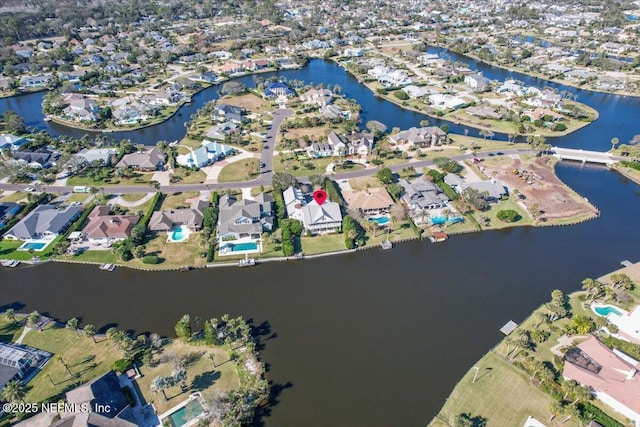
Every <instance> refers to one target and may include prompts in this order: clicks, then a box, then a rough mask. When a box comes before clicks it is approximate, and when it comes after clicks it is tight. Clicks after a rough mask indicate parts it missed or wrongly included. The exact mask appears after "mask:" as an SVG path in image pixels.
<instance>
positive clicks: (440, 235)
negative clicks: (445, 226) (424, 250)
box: [429, 231, 449, 243]
mask: <svg viewBox="0 0 640 427" xmlns="http://www.w3.org/2000/svg"><path fill="white" fill-rule="evenodd" d="M448 237H449V236H447V233H444V232H442V231H434V232H433V235H432V236H429V240H431V241H432V242H433V243H438V242H444V241H445V240H447V238H448Z"/></svg>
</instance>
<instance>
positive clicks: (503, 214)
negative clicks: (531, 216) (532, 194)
mask: <svg viewBox="0 0 640 427" xmlns="http://www.w3.org/2000/svg"><path fill="white" fill-rule="evenodd" d="M496 216H497V217H498V219H499V220H500V221H504V222H517V221H520V219H522V217H521V216H520V214H518V212H516V211H514V210H511V209H507V210H505V211H500V212H498V214H497V215H496Z"/></svg>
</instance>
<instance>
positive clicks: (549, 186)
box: [482, 157, 598, 222]
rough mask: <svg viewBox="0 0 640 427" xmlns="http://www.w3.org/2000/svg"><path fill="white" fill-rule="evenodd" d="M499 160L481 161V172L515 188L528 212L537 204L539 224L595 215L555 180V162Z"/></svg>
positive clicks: (582, 199)
mask: <svg viewBox="0 0 640 427" xmlns="http://www.w3.org/2000/svg"><path fill="white" fill-rule="evenodd" d="M506 159H509V160H510V161H505V160H506ZM496 160H498V159H496ZM499 160H500V161H493V159H492V160H489V161H487V162H483V164H482V167H483V168H484V173H485V174H486V175H487V176H488V177H490V178H496V179H499V180H501V181H502V182H504V183H505V184H506V185H507V187H509V190H510V192H511V193H514V189H517V190H518V191H519V192H520V193H521V194H522V195H523V196H524V197H525V198H524V199H522V200H521V201H520V203H521V204H523V205H524V206H525V207H526V208H527V209H529V208H530V207H531V206H533V205H534V204H537V205H538V210H539V211H540V219H541V220H542V221H545V222H555V221H558V220H566V219H570V218H576V219H582V218H587V217H592V216H596V215H597V214H598V211H597V210H596V208H595V207H593V206H592V205H591V204H590V203H589V202H588V201H586V200H585V199H584V198H583V197H581V196H580V195H579V194H577V193H576V192H574V191H573V190H572V189H570V188H569V187H567V186H566V185H565V184H564V183H562V181H560V180H559V179H558V177H557V176H556V175H555V171H554V167H553V165H554V164H555V162H556V160H555V159H553V158H545V157H534V158H530V159H526V158H516V159H512V158H502V159H499ZM516 172H517V173H516Z"/></svg>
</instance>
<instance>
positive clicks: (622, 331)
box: [591, 304, 640, 344]
mask: <svg viewBox="0 0 640 427" xmlns="http://www.w3.org/2000/svg"><path fill="white" fill-rule="evenodd" d="M599 307H613V308H615V309H616V310H618V311H619V312H620V313H622V314H620V315H618V314H615V313H609V314H608V315H606V316H602V315H601V314H599V313H598V312H596V311H595V310H596V308H599ZM591 310H593V312H594V313H596V314H597V315H598V316H601V317H606V318H607V320H608V321H609V323H611V324H614V325H616V326H617V327H618V333H617V334H612V335H613V336H615V337H617V338H620V339H623V340H625V341H629V342H632V343H635V344H640V305H636V306H635V307H634V308H633V309H631V311H626V310H624V309H622V308H620V307H618V306H616V305H613V304H592V305H591Z"/></svg>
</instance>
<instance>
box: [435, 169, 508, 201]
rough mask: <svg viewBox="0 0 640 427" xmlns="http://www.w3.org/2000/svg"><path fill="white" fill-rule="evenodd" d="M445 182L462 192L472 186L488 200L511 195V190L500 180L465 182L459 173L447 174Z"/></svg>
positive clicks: (497, 199) (457, 191)
mask: <svg viewBox="0 0 640 427" xmlns="http://www.w3.org/2000/svg"><path fill="white" fill-rule="evenodd" d="M444 182H445V183H447V184H448V185H449V186H451V188H453V189H454V190H455V192H456V193H458V194H460V193H462V192H463V191H464V190H466V189H467V188H472V189H474V190H476V191H478V192H479V193H480V194H481V195H482V196H483V198H484V199H485V200H486V201H487V202H497V201H499V200H500V199H501V198H502V197H503V196H507V195H509V191H508V190H507V188H506V187H505V186H504V184H503V183H501V182H500V181H498V180H495V179H492V180H486V181H477V182H465V181H464V179H462V178H460V177H459V176H458V175H454V174H451V173H449V174H447V175H445V177H444Z"/></svg>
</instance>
